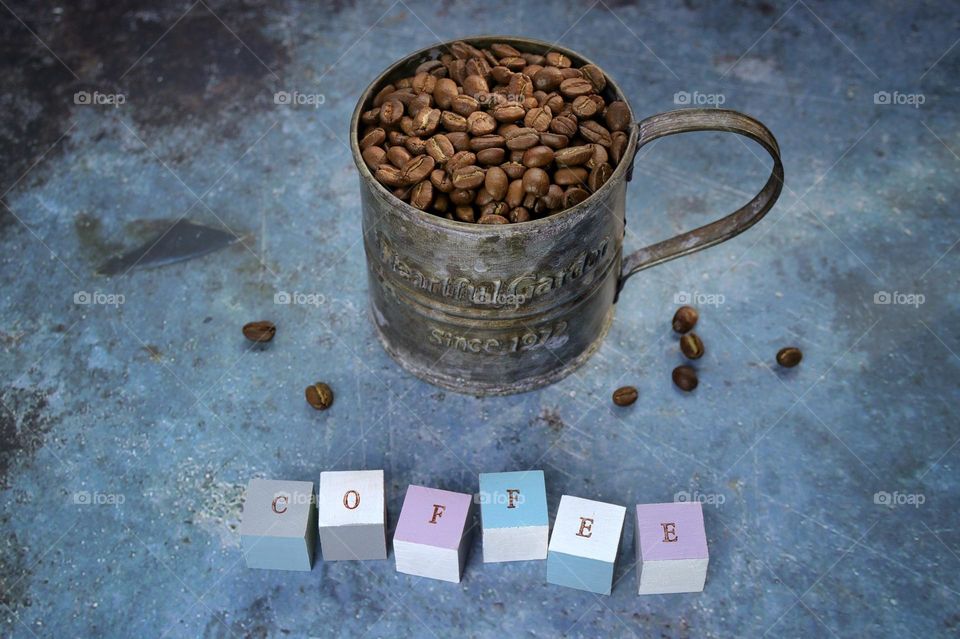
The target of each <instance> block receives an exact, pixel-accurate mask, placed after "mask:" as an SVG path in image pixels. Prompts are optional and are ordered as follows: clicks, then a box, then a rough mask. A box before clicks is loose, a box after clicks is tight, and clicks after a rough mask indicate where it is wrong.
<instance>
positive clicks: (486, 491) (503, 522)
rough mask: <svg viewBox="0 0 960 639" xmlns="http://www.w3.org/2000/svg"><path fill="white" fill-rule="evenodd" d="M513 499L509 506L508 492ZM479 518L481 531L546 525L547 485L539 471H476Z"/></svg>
mask: <svg viewBox="0 0 960 639" xmlns="http://www.w3.org/2000/svg"><path fill="white" fill-rule="evenodd" d="M513 490H518V491H519V493H513V495H514V496H515V501H514V504H513V508H508V506H509V505H510V493H508V492H507V491H513ZM480 517H481V519H482V521H483V528H484V530H487V529H490V528H518V527H522V526H548V525H549V523H550V520H549V518H548V515H547V488H546V482H545V480H544V477H543V471H542V470H521V471H514V472H507V473H481V474H480Z"/></svg>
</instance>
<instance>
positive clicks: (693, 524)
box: [636, 501, 710, 595]
mask: <svg viewBox="0 0 960 639" xmlns="http://www.w3.org/2000/svg"><path fill="white" fill-rule="evenodd" d="M636 544H637V580H638V581H639V582H640V591H639V592H640V594H641V595H659V594H667V593H674V592H702V591H703V584H704V582H705V581H706V579H707V563H708V562H709V560H710V556H709V554H708V553H707V534H706V531H705V530H704V526H703V506H702V505H701V503H700V502H699V501H690V502H677V503H667V504H638V505H637V534H636Z"/></svg>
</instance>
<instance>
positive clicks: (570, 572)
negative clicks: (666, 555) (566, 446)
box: [547, 495, 627, 595]
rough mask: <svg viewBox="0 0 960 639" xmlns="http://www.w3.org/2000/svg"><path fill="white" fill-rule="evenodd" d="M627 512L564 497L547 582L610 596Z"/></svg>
mask: <svg viewBox="0 0 960 639" xmlns="http://www.w3.org/2000/svg"><path fill="white" fill-rule="evenodd" d="M626 513H627V509H626V508H624V507H623V506H618V505H616V504H607V503H604V502H600V501H593V500H590V499H581V498H580V497H571V496H570V495H564V496H563V497H561V498H560V507H559V508H558V509H557V518H556V520H555V521H554V522H553V533H552V534H551V535H550V548H549V551H548V553H547V582H548V583H552V584H557V585H559V586H567V587H569V588H578V589H580V590H586V591H588V592H595V593H597V594H601V595H609V594H610V591H611V590H612V588H613V569H614V565H615V564H616V560H617V551H618V550H619V548H620V536H621V534H622V533H623V520H624V518H625V516H626Z"/></svg>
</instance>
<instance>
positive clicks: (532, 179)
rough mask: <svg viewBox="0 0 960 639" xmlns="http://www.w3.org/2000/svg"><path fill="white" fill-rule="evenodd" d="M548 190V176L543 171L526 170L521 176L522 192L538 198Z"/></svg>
mask: <svg viewBox="0 0 960 639" xmlns="http://www.w3.org/2000/svg"><path fill="white" fill-rule="evenodd" d="M549 189H550V176H549V175H547V172H546V171H544V170H543V169H536V168H534V169H527V170H526V172H525V173H524V174H523V190H524V192H526V193H530V194H532V195H536V196H537V197H540V196H542V195H546V194H547V191H548V190H549Z"/></svg>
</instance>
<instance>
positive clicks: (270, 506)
mask: <svg viewBox="0 0 960 639" xmlns="http://www.w3.org/2000/svg"><path fill="white" fill-rule="evenodd" d="M316 543H317V502H316V497H315V496H314V494H313V482H310V481H278V480H273V479H251V480H250V483H249V484H248V485H247V492H246V494H245V495H244V500H243V513H242V515H241V519H240V545H241V548H242V549H243V557H244V559H246V561H247V567H248V568H267V569H272V570H304V571H309V570H310V569H311V568H312V567H313V554H314V549H315V548H316Z"/></svg>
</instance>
